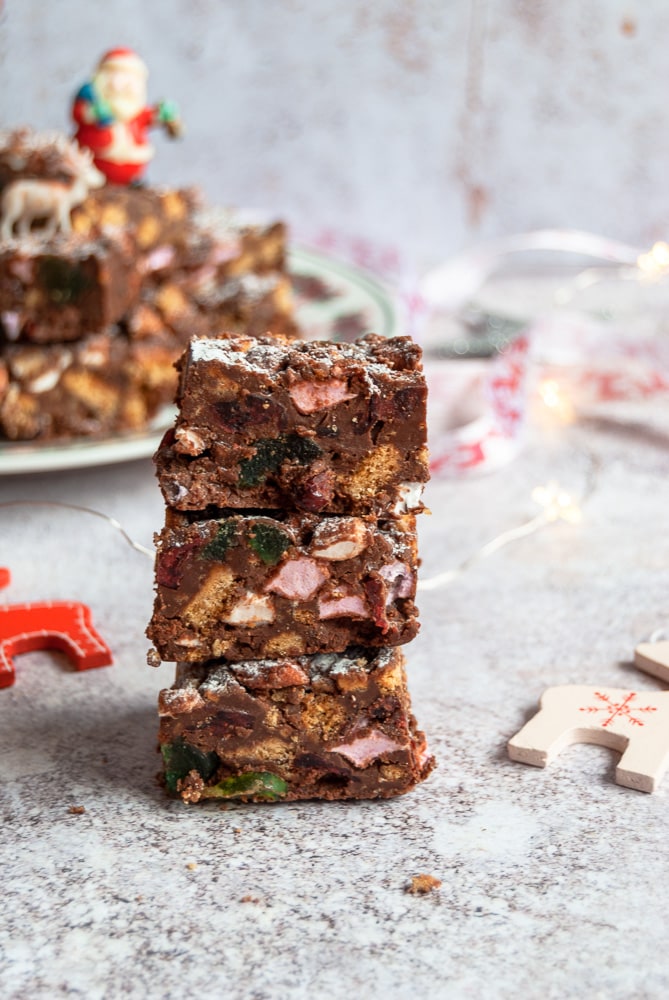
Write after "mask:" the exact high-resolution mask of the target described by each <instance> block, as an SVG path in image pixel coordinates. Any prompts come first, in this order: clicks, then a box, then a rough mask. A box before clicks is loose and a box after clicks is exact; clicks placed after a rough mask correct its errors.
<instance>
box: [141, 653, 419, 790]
mask: <svg viewBox="0 0 669 1000" xmlns="http://www.w3.org/2000/svg"><path fill="white" fill-rule="evenodd" d="M159 714H160V729H159V742H160V745H161V750H162V755H163V760H164V766H165V783H166V785H167V788H168V789H169V790H170V791H171V792H173V793H174V794H176V795H179V796H180V797H181V798H182V799H183V800H184V801H185V802H199V801H201V800H207V799H216V800H226V799H240V800H242V801H259V802H260V801H265V802H274V801H291V800H295V799H368V798H389V797H391V796H394V795H399V794H401V793H403V792H407V791H410V790H411V789H412V788H413V787H414V786H415V785H416V784H418V782H420V781H422V780H423V779H424V778H426V777H427V775H428V774H429V773H430V771H431V770H432V768H433V767H434V758H433V757H432V756H431V754H430V753H429V752H428V750H427V746H426V742H425V736H424V734H423V733H422V732H421V731H420V730H419V729H418V728H417V726H416V721H415V719H414V718H413V716H412V715H411V705H410V699H409V693H408V691H407V686H406V677H405V673H404V657H403V655H402V653H401V651H400V650H399V649H397V648H390V649H381V650H366V649H363V648H360V647H358V648H356V647H353V648H351V649H349V650H348V651H347V652H346V653H345V654H335V653H325V654H318V655H315V656H303V657H297V658H295V659H278V660H253V661H249V662H242V663H235V664H232V663H226V662H224V661H220V662H213V663H209V664H199V665H198V664H179V665H178V667H177V680H176V683H175V685H174V687H172V688H169V689H168V690H165V691H162V692H161V694H160V699H159Z"/></svg>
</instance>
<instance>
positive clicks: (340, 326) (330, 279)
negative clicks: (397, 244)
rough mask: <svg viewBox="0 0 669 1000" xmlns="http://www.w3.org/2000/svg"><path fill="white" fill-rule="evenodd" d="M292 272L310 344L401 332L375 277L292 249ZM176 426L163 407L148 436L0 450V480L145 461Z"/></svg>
mask: <svg viewBox="0 0 669 1000" xmlns="http://www.w3.org/2000/svg"><path fill="white" fill-rule="evenodd" d="M289 268H290V272H291V274H292V275H293V278H294V281H295V306H296V318H297V321H298V323H299V324H300V327H301V328H302V330H303V331H304V335H305V336H306V337H307V339H309V340H323V339H327V340H340V341H341V340H354V339H355V337H357V336H360V335H361V334H363V333H370V332H374V333H380V334H382V335H383V336H384V337H392V336H395V334H397V333H398V332H399V326H398V320H397V314H396V311H395V307H394V305H393V301H392V298H391V295H390V293H389V292H388V290H387V289H386V288H385V287H384V286H383V285H382V284H381V283H380V282H379V281H377V280H376V278H374V277H373V276H372V275H370V274H366V273H365V272H364V271H360V270H358V268H355V267H352V266H350V265H348V264H343V263H341V262H339V261H335V260H332V259H331V258H329V257H327V256H325V254H321V253H317V252H316V251H315V250H307V249H305V248H302V247H294V248H292V249H291V251H290V255H289ZM173 420H174V408H173V407H165V409H164V410H162V411H161V412H160V413H159V414H158V415H157V416H156V417H155V419H154V420H153V422H152V424H151V427H150V429H149V430H147V431H142V432H141V433H137V434H122V435H116V436H114V437H108V438H102V439H100V438H98V439H96V440H90V441H89V440H81V441H72V442H67V443H64V444H37V443H31V442H27V443H22V444H14V443H10V444H0V475H4V476H8V475H17V474H20V473H28V472H51V471H53V470H54V469H77V468H82V467H84V466H96V465H111V464H113V463H115V462H128V461H131V460H132V459H137V458H146V457H148V456H149V455H152V454H153V452H154V451H155V450H156V448H157V447H158V444H159V443H160V439H161V438H162V436H163V434H164V433H165V430H166V429H167V428H168V427H170V426H171V425H172V422H173Z"/></svg>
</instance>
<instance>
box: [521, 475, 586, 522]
mask: <svg viewBox="0 0 669 1000" xmlns="http://www.w3.org/2000/svg"><path fill="white" fill-rule="evenodd" d="M532 499H533V500H534V502H535V503H538V504H539V506H540V507H543V508H544V510H543V515H544V518H545V519H546V520H547V521H568V522H569V524H578V523H579V522H580V521H581V520H582V518H583V514H582V512H581V508H580V507H579V505H578V501H576V500H575V499H574V498H573V497H572V495H571V494H570V493H567V491H566V490H563V489H562V487H561V486H560V484H559V483H556V482H550V483H548V484H547V485H546V486H536V487H535V488H534V489H533V490H532Z"/></svg>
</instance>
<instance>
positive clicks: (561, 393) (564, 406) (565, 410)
mask: <svg viewBox="0 0 669 1000" xmlns="http://www.w3.org/2000/svg"><path fill="white" fill-rule="evenodd" d="M537 391H538V393H539V398H540V399H541V402H542V403H543V404H544V406H545V407H546V409H547V410H548V411H549V413H550V414H551V415H552V416H553V417H555V419H556V420H557V421H558V422H559V423H561V424H570V423H573V420H574V405H573V403H572V401H571V399H570V398H569V396H568V394H567V393H566V392H565V390H564V388H563V387H562V386H561V385H560V383H559V382H558V381H557V380H556V379H554V378H545V379H542V380H541V382H540V383H539V387H538V390H537Z"/></svg>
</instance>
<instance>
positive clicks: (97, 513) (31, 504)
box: [0, 500, 155, 561]
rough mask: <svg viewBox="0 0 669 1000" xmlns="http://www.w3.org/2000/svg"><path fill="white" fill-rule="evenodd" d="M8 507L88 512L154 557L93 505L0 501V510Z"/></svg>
mask: <svg viewBox="0 0 669 1000" xmlns="http://www.w3.org/2000/svg"><path fill="white" fill-rule="evenodd" d="M9 507H51V508H55V509H58V508H60V509H61V510H73V511H76V512H77V513H79V514H90V515H92V516H93V517H98V518H100V519H101V520H102V521H106V522H107V524H109V525H111V527H112V528H114V530H115V531H118V532H119V534H120V535H121V537H122V538H123V539H124V541H126V542H127V543H128V545H129V546H130V548H132V549H135V551H136V552H140V553H141V554H142V555H143V556H147V557H148V558H149V559H151V561H153V560H154V558H155V552H154V551H153V549H149V548H147V547H146V546H145V545H142V543H141V542H137V541H135V539H134V538H132V537H131V536H130V535H129V534H128V532H127V531H126V530H125V528H124V527H123V525H122V524H121V522H120V521H117V519H116V518H115V517H111V516H110V515H109V514H105V513H103V512H102V511H101V510H95V508H94V507H85V506H83V505H82V504H77V503H65V502H64V501H62V500H5V501H3V502H2V503H0V510H4V509H7V508H9Z"/></svg>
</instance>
